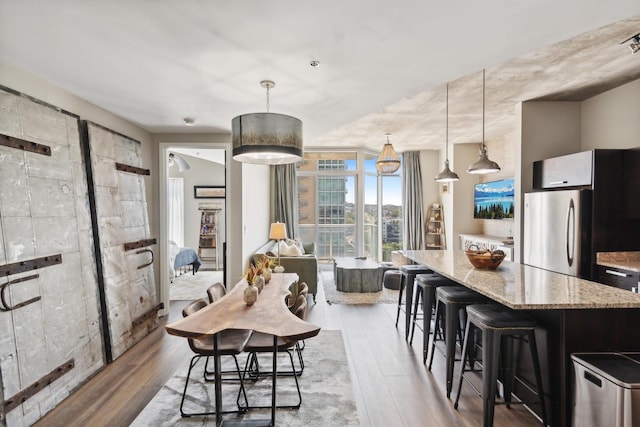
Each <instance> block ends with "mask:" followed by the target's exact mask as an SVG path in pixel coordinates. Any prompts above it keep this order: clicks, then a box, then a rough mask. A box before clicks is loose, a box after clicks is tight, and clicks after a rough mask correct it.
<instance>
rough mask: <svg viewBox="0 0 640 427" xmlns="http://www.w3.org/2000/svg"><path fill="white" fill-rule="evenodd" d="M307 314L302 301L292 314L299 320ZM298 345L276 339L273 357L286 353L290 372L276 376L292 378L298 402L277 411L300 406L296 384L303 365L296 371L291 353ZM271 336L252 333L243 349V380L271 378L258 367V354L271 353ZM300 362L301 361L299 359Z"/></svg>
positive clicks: (258, 407)
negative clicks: (244, 358)
mask: <svg viewBox="0 0 640 427" xmlns="http://www.w3.org/2000/svg"><path fill="white" fill-rule="evenodd" d="M306 312H307V300H306V298H305V299H304V302H302V303H301V304H300V306H299V307H298V308H297V310H296V312H295V313H294V314H295V315H296V316H297V317H298V318H299V319H304V318H305V316H306ZM297 345H298V341H297V340H293V341H290V340H285V339H283V338H278V339H277V353H276V354H273V357H277V355H278V353H287V355H288V356H289V360H290V361H291V371H282V372H281V371H278V372H276V375H277V376H278V377H280V376H292V377H293V378H294V381H295V383H296V390H297V392H298V402H297V403H295V404H290V405H278V406H277V408H279V409H297V408H299V407H300V405H301V404H302V394H301V393H300V384H299V383H298V376H299V375H301V374H302V369H304V365H302V367H301V369H300V370H296V367H295V363H294V361H293V351H295V349H296V346H297ZM273 347H274V346H273V335H269V334H264V333H262V332H254V333H253V334H252V335H251V338H250V339H249V342H248V343H247V345H246V346H245V348H244V351H245V352H247V353H249V354H248V356H247V361H246V362H245V367H244V372H243V379H245V378H246V376H247V375H248V376H249V378H250V379H251V380H252V381H257V380H258V379H259V378H260V377H265V376H271V375H273V372H266V371H260V365H259V361H258V354H267V353H271V354H272V353H273ZM298 355H299V357H300V353H299V350H298ZM300 360H301V359H300ZM239 401H240V391H238V404H239ZM247 408H248V409H266V408H271V406H251V405H247Z"/></svg>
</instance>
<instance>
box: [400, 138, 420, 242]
mask: <svg viewBox="0 0 640 427" xmlns="http://www.w3.org/2000/svg"><path fill="white" fill-rule="evenodd" d="M402 191H403V202H404V206H403V216H404V242H405V249H407V250H419V249H424V248H425V242H424V209H423V207H422V171H421V169H420V152H418V151H410V152H406V153H403V154H402Z"/></svg>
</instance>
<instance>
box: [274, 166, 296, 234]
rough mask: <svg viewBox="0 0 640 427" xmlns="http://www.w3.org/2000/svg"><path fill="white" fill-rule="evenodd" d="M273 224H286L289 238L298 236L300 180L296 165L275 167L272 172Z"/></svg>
mask: <svg viewBox="0 0 640 427" xmlns="http://www.w3.org/2000/svg"><path fill="white" fill-rule="evenodd" d="M271 200H272V201H271V206H272V212H271V218H272V222H283V223H285V224H286V228H287V236H288V237H289V238H290V239H294V238H295V237H296V236H297V235H298V180H297V178H296V164H295V163H289V164H286V165H275V166H273V169H272V170H271Z"/></svg>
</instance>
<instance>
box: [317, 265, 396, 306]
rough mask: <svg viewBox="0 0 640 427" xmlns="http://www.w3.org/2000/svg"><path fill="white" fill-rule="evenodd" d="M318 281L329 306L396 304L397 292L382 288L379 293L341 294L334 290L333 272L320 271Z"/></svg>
mask: <svg viewBox="0 0 640 427" xmlns="http://www.w3.org/2000/svg"><path fill="white" fill-rule="evenodd" d="M319 273H320V275H319V276H320V281H321V282H322V287H323V289H324V296H325V299H326V300H327V303H329V304H380V303H383V304H397V303H398V291H397V290H393V289H387V288H385V287H383V288H382V291H380V292H341V291H339V290H337V289H336V283H335V280H334V276H333V270H331V271H327V270H321V271H320V272H319Z"/></svg>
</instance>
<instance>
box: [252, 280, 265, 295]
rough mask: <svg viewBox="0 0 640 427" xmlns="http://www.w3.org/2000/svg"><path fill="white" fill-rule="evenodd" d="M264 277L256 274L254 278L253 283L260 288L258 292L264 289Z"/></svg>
mask: <svg viewBox="0 0 640 427" xmlns="http://www.w3.org/2000/svg"><path fill="white" fill-rule="evenodd" d="M264 283H265V280H264V277H262V276H256V278H255V279H253V284H254V285H255V286H256V287H257V288H258V292H262V290H263V289H264Z"/></svg>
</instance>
